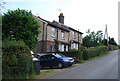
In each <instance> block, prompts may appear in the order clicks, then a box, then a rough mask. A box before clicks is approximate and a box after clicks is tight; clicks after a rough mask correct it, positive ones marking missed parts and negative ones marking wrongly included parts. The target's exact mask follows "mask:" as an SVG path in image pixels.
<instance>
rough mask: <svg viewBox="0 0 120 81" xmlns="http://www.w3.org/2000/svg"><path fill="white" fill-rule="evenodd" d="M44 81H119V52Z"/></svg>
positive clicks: (51, 76)
mask: <svg viewBox="0 0 120 81" xmlns="http://www.w3.org/2000/svg"><path fill="white" fill-rule="evenodd" d="M43 79H118V50H115V51H111V52H110V53H109V54H107V55H105V56H103V57H100V58H97V59H95V60H92V61H88V62H86V63H83V64H80V65H78V66H75V67H71V68H68V69H66V70H64V71H62V72H59V73H57V74H54V75H50V76H47V77H45V78H43Z"/></svg>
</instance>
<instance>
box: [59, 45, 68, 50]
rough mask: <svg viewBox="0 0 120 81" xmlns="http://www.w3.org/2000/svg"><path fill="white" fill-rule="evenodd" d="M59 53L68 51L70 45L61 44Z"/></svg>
mask: <svg viewBox="0 0 120 81" xmlns="http://www.w3.org/2000/svg"><path fill="white" fill-rule="evenodd" d="M59 51H68V45H66V44H59Z"/></svg>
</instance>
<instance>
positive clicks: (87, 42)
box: [83, 29, 103, 47]
mask: <svg viewBox="0 0 120 81" xmlns="http://www.w3.org/2000/svg"><path fill="white" fill-rule="evenodd" d="M86 33H87V34H88V35H86V36H85V37H84V38H83V45H84V46H86V47H94V46H98V45H101V44H102V36H103V33H102V31H100V30H99V31H97V32H96V33H95V32H94V31H92V32H90V29H88V30H87V32H86Z"/></svg>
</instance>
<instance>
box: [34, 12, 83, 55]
mask: <svg viewBox="0 0 120 81" xmlns="http://www.w3.org/2000/svg"><path fill="white" fill-rule="evenodd" d="M36 18H37V19H38V21H39V22H40V24H41V27H40V30H41V33H40V34H39V36H38V44H37V46H36V48H35V50H34V52H35V53H45V52H55V51H69V50H70V49H78V48H79V47H80V46H81V45H82V34H83V33H82V32H80V31H78V30H75V29H74V28H72V27H69V26H66V25H64V15H63V13H60V15H59V22H57V21H53V22H50V21H47V20H45V19H42V18H40V17H39V16H36Z"/></svg>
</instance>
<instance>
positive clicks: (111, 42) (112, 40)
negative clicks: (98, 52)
mask: <svg viewBox="0 0 120 81" xmlns="http://www.w3.org/2000/svg"><path fill="white" fill-rule="evenodd" d="M109 44H111V45H115V46H117V43H116V42H115V40H114V38H110V37H109Z"/></svg>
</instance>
